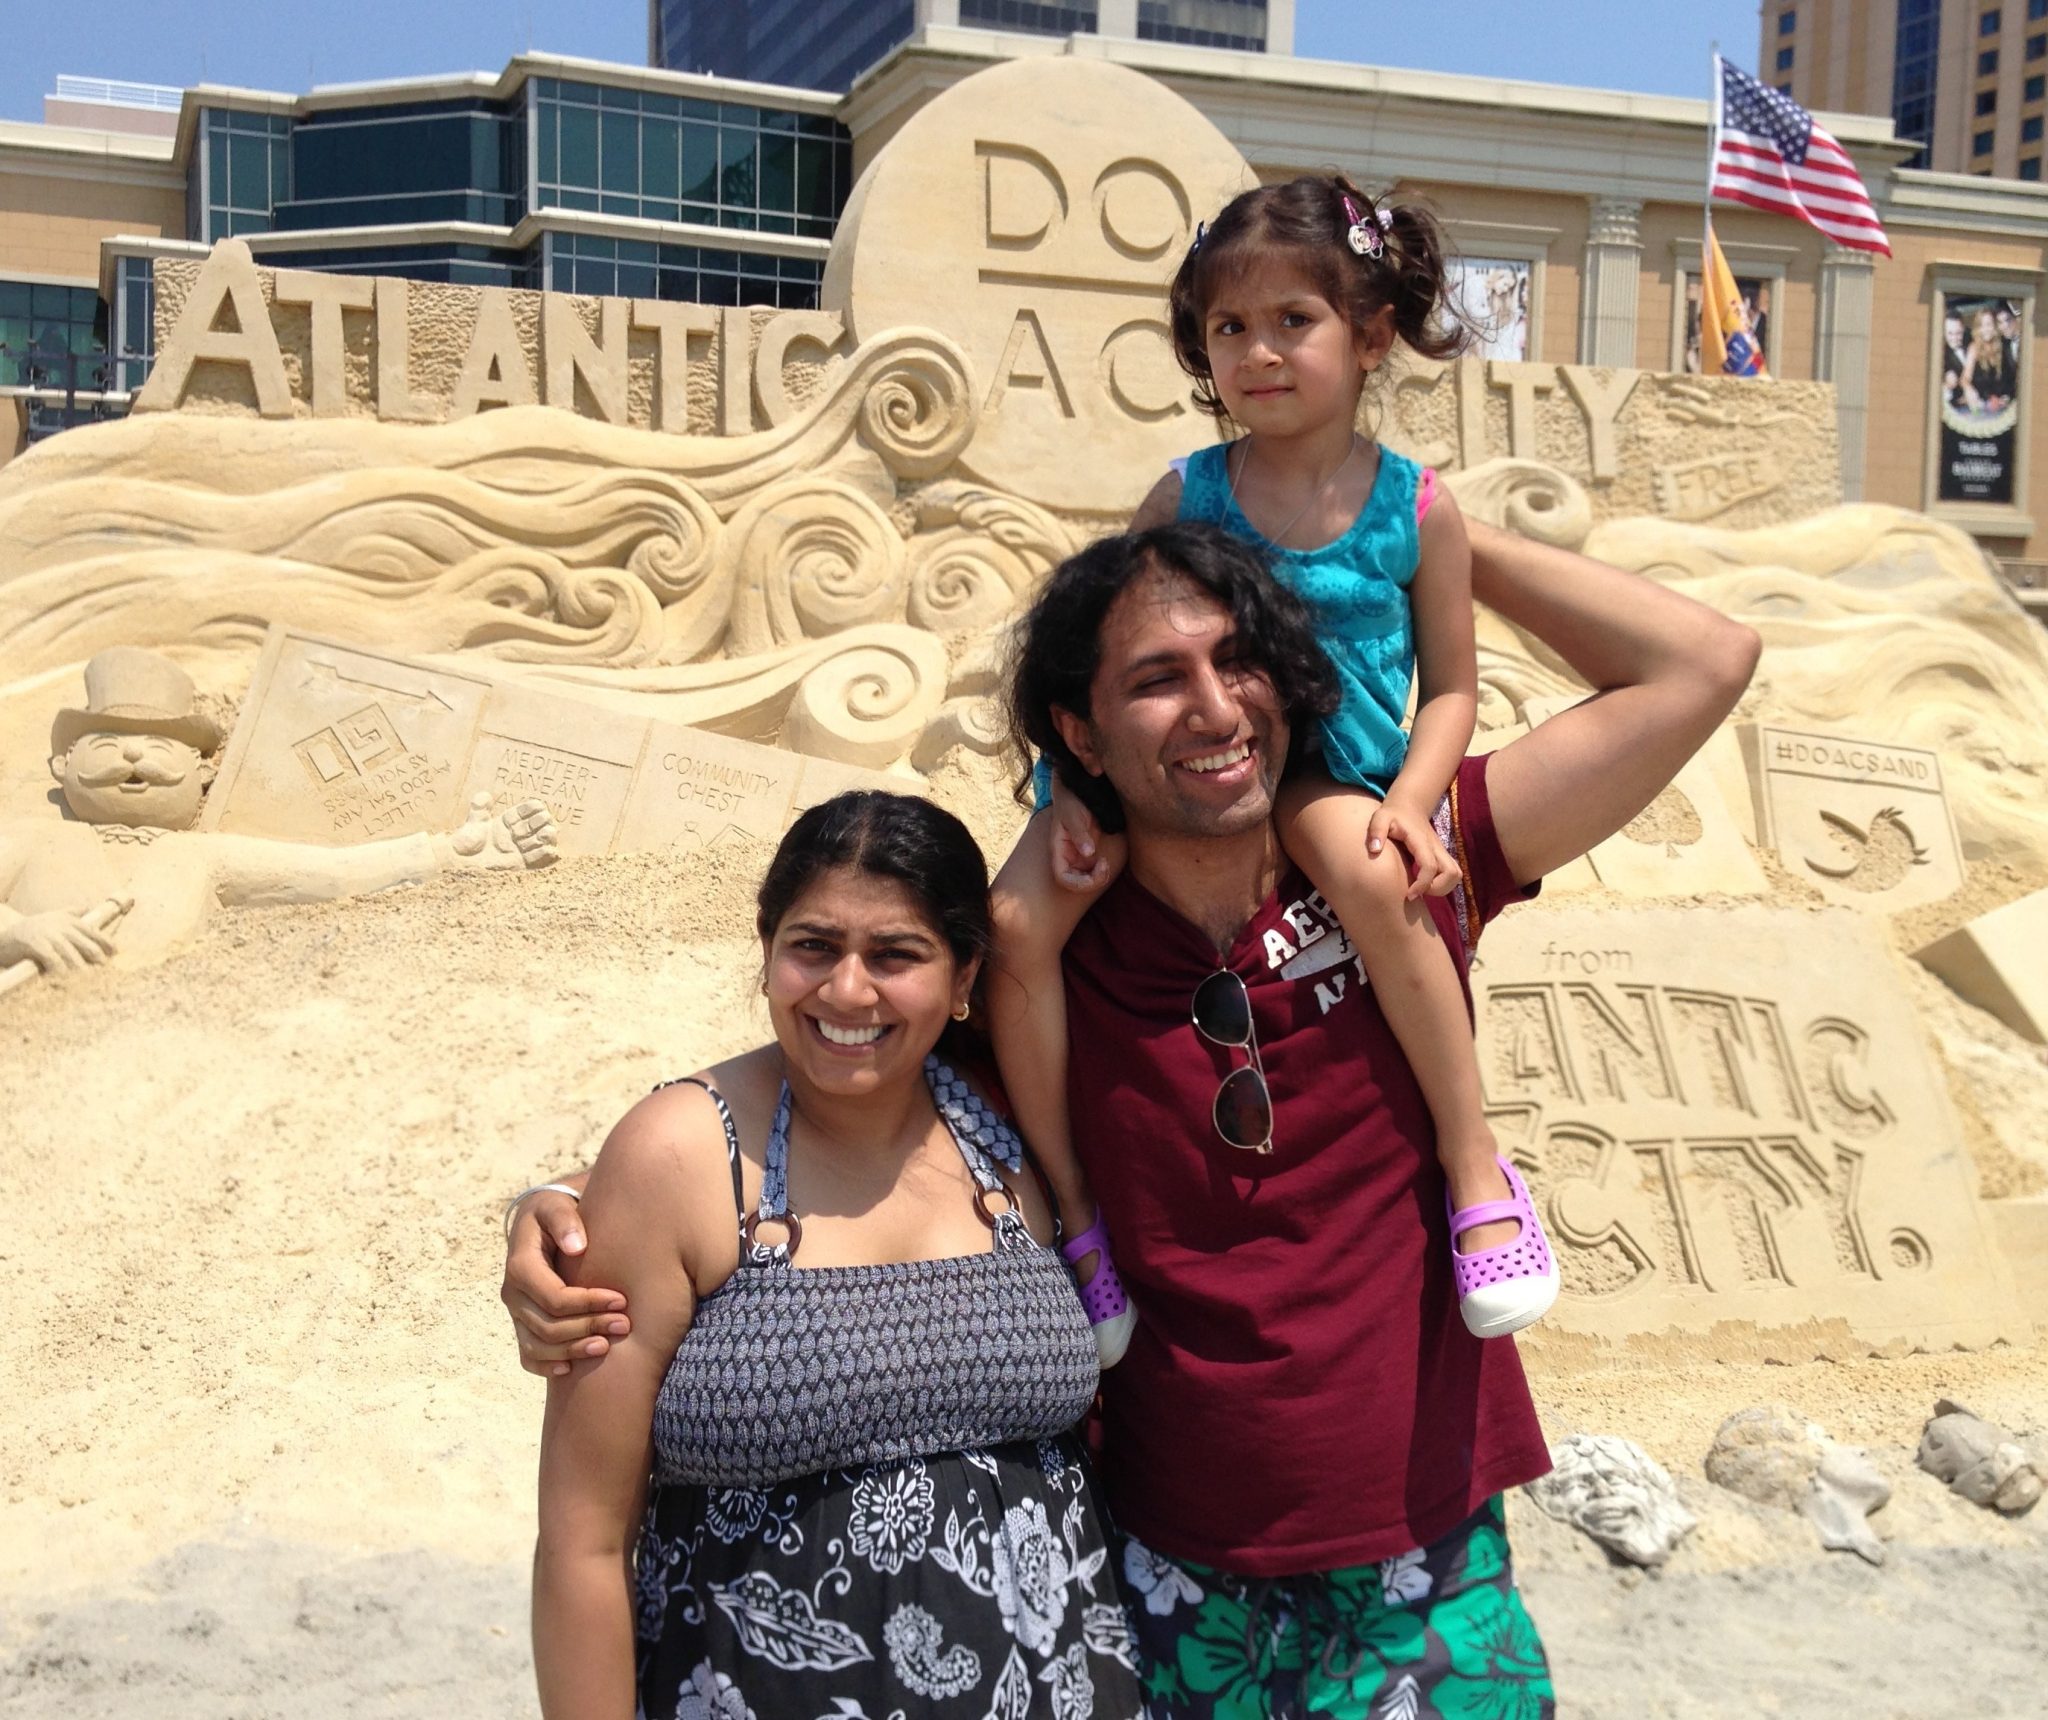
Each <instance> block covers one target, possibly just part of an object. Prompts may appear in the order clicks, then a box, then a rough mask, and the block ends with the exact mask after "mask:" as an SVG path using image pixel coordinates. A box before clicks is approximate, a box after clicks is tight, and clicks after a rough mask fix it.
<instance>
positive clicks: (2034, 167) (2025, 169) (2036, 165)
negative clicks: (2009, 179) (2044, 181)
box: [2020, 155, 2041, 179]
mask: <svg viewBox="0 0 2048 1720" xmlns="http://www.w3.org/2000/svg"><path fill="white" fill-rule="evenodd" d="M2020 177H2021V178H2022V179H2039V178H2040V177H2041V158H2040V157H2039V156H2038V155H2030V156H2028V157H2027V158H2026V159H2025V160H2024V161H2022V162H2021V163H2020Z"/></svg>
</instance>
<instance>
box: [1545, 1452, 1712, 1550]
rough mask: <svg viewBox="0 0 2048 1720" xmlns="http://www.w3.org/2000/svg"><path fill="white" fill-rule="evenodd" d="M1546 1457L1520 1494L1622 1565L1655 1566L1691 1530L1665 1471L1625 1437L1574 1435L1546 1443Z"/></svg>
mask: <svg viewBox="0 0 2048 1720" xmlns="http://www.w3.org/2000/svg"><path fill="white" fill-rule="evenodd" d="M1550 1461H1551V1464H1552V1466H1553V1467H1552V1468H1551V1471H1550V1473H1549V1474H1548V1475H1545V1476H1542V1477H1541V1478H1539V1479H1538V1480H1535V1481H1532V1482H1530V1483H1529V1484H1528V1486H1527V1487H1526V1488H1525V1489H1524V1490H1523V1491H1525V1492H1526V1493H1527V1494H1528V1495H1529V1497H1530V1498H1531V1499H1533V1500H1535V1501H1536V1503H1537V1504H1538V1505H1540V1506H1542V1507H1543V1509H1544V1510H1545V1511H1546V1512H1547V1513H1548V1514H1549V1515H1550V1516H1552V1517H1555V1518H1556V1519H1557V1520H1558V1521H1559V1522H1560V1523H1569V1524H1571V1525H1572V1526H1573V1527H1574V1528H1575V1529H1579V1530H1582V1531H1584V1532H1585V1533H1586V1534H1588V1535H1590V1536H1591V1537H1592V1538H1593V1539H1594V1540H1596V1541H1598V1542H1599V1543H1600V1545H1601V1546H1603V1547H1606V1548H1607V1549H1608V1550H1609V1551H1611V1552H1613V1553H1616V1554H1618V1555H1619V1556H1620V1557H1622V1558H1624V1559H1626V1560H1628V1561H1629V1563H1630V1564H1633V1565H1645V1566H1651V1567H1655V1566H1657V1565H1661V1564H1663V1563H1664V1561H1665V1560H1666V1559H1668V1558H1670V1557H1671V1554H1672V1550H1673V1549H1674V1548H1676V1547H1677V1545H1678V1543H1679V1542H1680V1541H1682V1540H1684V1539H1685V1537H1686V1536H1687V1535H1689V1534H1691V1533H1692V1532H1693V1530H1694V1529H1696V1528H1698V1527H1699V1519H1698V1518H1697V1517H1696V1516H1694V1515H1693V1514H1692V1512H1690V1511H1689V1510H1687V1509H1686V1508H1685V1506H1684V1504H1683V1503H1682V1502H1681V1501H1680V1500H1679V1497H1678V1489H1677V1487H1676V1486H1675V1485H1674V1484H1673V1482H1672V1480H1671V1476H1670V1473H1669V1472H1668V1471H1667V1470H1666V1469H1665V1467H1664V1466H1663V1465H1662V1464H1661V1463H1659V1462H1658V1461H1657V1460H1656V1459H1655V1458H1654V1457H1652V1456H1651V1455H1650V1454H1649V1453H1648V1452H1647V1451H1645V1450H1644V1449H1643V1448H1642V1447H1641V1446H1640V1445H1637V1444H1636V1443H1635V1442H1634V1441H1633V1440H1629V1439H1623V1438H1622V1437H1621V1436H1620V1435H1619V1434H1613V1433H1574V1434H1572V1435H1570V1436H1569V1437H1567V1438H1565V1439H1563V1440H1560V1441H1559V1442H1558V1443H1557V1444H1556V1445H1553V1446H1552V1447H1551V1448H1550Z"/></svg>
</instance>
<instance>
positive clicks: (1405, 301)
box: [1330, 174, 1471, 358]
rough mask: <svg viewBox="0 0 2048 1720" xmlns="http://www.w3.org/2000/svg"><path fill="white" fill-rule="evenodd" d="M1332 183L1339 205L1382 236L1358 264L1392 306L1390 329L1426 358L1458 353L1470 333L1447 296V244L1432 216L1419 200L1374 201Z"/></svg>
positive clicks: (1339, 179)
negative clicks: (1353, 209) (1351, 208)
mask: <svg viewBox="0 0 2048 1720" xmlns="http://www.w3.org/2000/svg"><path fill="white" fill-rule="evenodd" d="M1330 185H1331V194H1332V196H1333V198H1334V199H1335V201H1336V202H1337V204H1338V206H1339V208H1340V209H1342V208H1343V207H1345V206H1346V205H1347V203H1348V204H1349V205H1353V206H1355V207H1357V208H1358V209H1359V210H1360V211H1361V212H1362V213H1363V215H1364V218H1365V220H1366V222H1367V223H1369V224H1370V225H1371V226H1372V227H1373V228H1375V229H1377V230H1378V232H1379V233H1380V235H1381V243H1380V245H1379V247H1378V252H1377V254H1376V255H1375V254H1372V253H1371V252H1360V253H1359V254H1358V267H1359V269H1360V271H1361V272H1362V273H1363V274H1364V275H1365V277H1366V286H1367V294H1368V296H1369V297H1370V298H1371V299H1373V300H1375V301H1377V302H1378V303H1380V304H1385V305H1391V306H1392V307H1393V311H1394V332H1395V333H1396V334H1397V335H1399V336H1400V337H1401V339H1402V340H1403V341H1405V342H1406V343H1407V344H1408V346H1409V347H1411V348H1412V349H1413V350H1414V351H1415V352H1417V353H1419V354H1420V355H1421V356H1422V357H1424V358H1455V357H1457V355H1458V354H1459V353H1460V352H1462V351H1464V349H1465V344H1466V340H1467V338H1468V336H1469V334H1470V332H1471V331H1470V329H1469V328H1468V327H1467V324H1466V320H1465V317H1464V313H1463V312H1462V311H1461V310H1460V309H1459V308H1458V306H1457V305H1456V303H1455V302H1454V301H1453V300H1452V299H1451V297H1450V280H1449V273H1448V267H1447V262H1446V257H1447V254H1448V249H1449V247H1448V246H1447V245H1446V243H1445V240H1444V231H1443V228H1442V227H1441V226H1440V225H1439V224H1438V223H1437V220H1436V217H1435V216H1433V215H1431V214H1430V212H1429V211H1428V210H1427V209H1426V208H1424V207H1423V206H1422V205H1421V204H1419V203H1413V202H1409V203H1396V202H1395V201H1394V200H1393V199H1392V198H1391V197H1388V198H1385V199H1383V200H1380V201H1377V202H1376V201H1375V200H1374V199H1373V198H1371V197H1368V196H1367V195H1366V194H1365V193H1364V192H1363V191H1361V190H1359V189H1358V187H1357V186H1355V185H1353V184H1352V183H1351V181H1350V180H1348V179H1346V178H1344V177H1343V175H1341V174H1333V175H1332V176H1331V179H1330ZM1352 249H1353V250H1354V251H1355V250H1356V249H1357V248H1356V247H1355V246H1354V247H1352Z"/></svg>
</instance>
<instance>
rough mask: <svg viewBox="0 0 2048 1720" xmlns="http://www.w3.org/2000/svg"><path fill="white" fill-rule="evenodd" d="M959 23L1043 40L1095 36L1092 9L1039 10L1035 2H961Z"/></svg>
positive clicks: (965, 0) (1020, 0)
mask: <svg viewBox="0 0 2048 1720" xmlns="http://www.w3.org/2000/svg"><path fill="white" fill-rule="evenodd" d="M960 22H961V23H963V24H993V25H994V26H995V27H996V28H997V29H999V30H1000V29H1012V30H1030V31H1032V32H1033V33H1035V34H1037V35H1041V36H1072V35H1093V34H1094V32H1095V8H1094V7H1093V6H1088V7H1080V6H1040V5H1035V4H1033V0H960Z"/></svg>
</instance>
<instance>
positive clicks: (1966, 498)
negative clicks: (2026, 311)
mask: <svg viewBox="0 0 2048 1720" xmlns="http://www.w3.org/2000/svg"><path fill="white" fill-rule="evenodd" d="M2020 326H2021V306H2020V303H2019V301H2017V300H2015V299H2008V298H2003V297H1998V296H1994V295H1990V294H1986V293H1982V292H1972V293H1943V294H1942V295H1941V353H1940V369H1941V374H1940V380H1939V381H1938V382H1937V383H1936V384H1935V386H1936V387H1938V388H1939V389H1940V390H1941V400H1940V407H1941V451H1940V457H1939V461H1938V463H1937V465H1936V467H1935V497H1936V499H1937V500H1939V501H1944V502H1991V503H1995V504H2000V505H2003V506H2011V505H2012V502H2013V499H2014V481H2015V477H2016V469H2017V467H2018V464H2019V460H2018V439H2019V421H2020Z"/></svg>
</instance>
